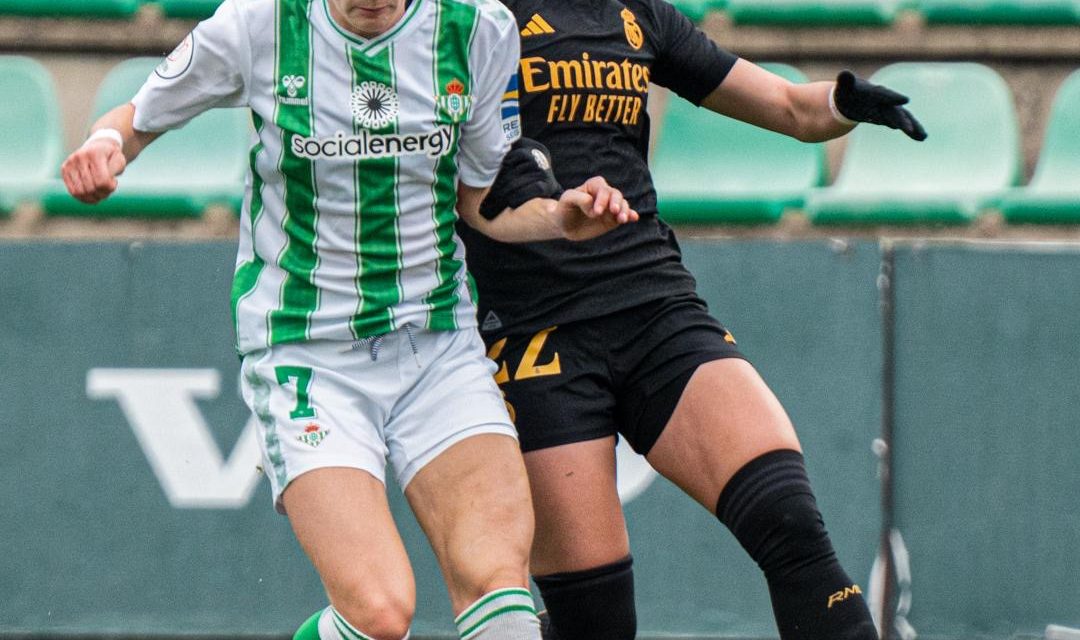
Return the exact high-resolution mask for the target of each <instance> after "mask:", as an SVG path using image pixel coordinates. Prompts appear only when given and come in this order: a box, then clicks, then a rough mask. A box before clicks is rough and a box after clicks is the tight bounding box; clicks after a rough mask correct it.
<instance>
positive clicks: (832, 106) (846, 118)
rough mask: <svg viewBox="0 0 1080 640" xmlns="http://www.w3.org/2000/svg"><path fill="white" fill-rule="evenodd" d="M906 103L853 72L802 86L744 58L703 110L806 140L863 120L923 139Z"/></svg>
mask: <svg viewBox="0 0 1080 640" xmlns="http://www.w3.org/2000/svg"><path fill="white" fill-rule="evenodd" d="M907 101H908V99H907V97H906V96H903V95H901V94H899V93H896V92H895V91H892V90H891V89H888V88H886V87H882V86H879V85H875V84H872V83H870V82H867V81H866V80H863V79H861V78H857V77H855V75H854V74H852V73H851V72H850V71H844V72H843V73H841V74H840V76H839V77H838V78H837V81H836V82H809V83H803V84H800V83H794V82H790V81H788V80H786V79H784V78H781V77H780V76H778V75H776V74H773V73H771V72H769V71H767V70H765V69H763V68H761V67H759V66H757V65H755V64H753V63H751V62H748V61H746V60H742V59H740V60H738V61H737V62H736V63H735V65H734V66H733V67H732V68H731V71H729V72H728V74H727V77H726V78H725V79H724V80H723V82H721V83H720V85H719V86H718V87H716V89H714V90H713V91H712V93H710V94H708V95H707V96H706V97H705V99H704V100H702V102H701V106H703V107H706V108H707V109H711V110H712V111H715V112H717V113H722V114H724V115H726V116H730V117H732V118H736V119H738V120H742V121H744V122H748V123H750V124H753V125H756V126H759V127H763V128H765V129H770V130H772V131H777V132H779V133H783V134H786V135H789V136H791V137H793V138H797V139H799V140H802V141H804V142H821V141H823V140H830V139H832V138H837V137H839V136H842V135H844V134H846V133H847V132H849V131H851V130H852V129H853V128H854V127H855V125H856V124H858V123H859V122H871V123H874V124H880V125H884V126H887V127H891V128H893V129H899V130H901V131H903V132H904V133H905V134H907V135H908V136H909V137H910V138H912V139H913V140H925V139H926V131H924V130H923V127H922V125H921V124H920V123H919V121H918V120H916V119H915V116H913V115H912V114H911V112H909V111H908V110H907V109H905V108H904V107H903V106H902V105H904V104H906V103H907Z"/></svg>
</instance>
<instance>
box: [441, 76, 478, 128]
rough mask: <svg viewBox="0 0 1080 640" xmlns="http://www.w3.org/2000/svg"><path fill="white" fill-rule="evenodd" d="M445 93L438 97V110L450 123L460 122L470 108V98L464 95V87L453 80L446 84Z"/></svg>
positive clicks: (455, 79) (459, 81) (456, 80)
mask: <svg viewBox="0 0 1080 640" xmlns="http://www.w3.org/2000/svg"><path fill="white" fill-rule="evenodd" d="M445 89H446V93H445V94H443V95H440V96H439V100H438V101H439V109H440V110H441V111H442V112H443V113H444V114H446V117H448V118H449V119H450V121H451V122H454V123H457V122H461V121H462V120H463V119H464V118H465V115H466V114H467V113H468V112H469V107H471V106H472V96H467V95H464V94H465V85H464V84H463V83H462V82H461V80H458V79H457V78H454V79H453V80H451V81H450V82H448V83H446V87H445Z"/></svg>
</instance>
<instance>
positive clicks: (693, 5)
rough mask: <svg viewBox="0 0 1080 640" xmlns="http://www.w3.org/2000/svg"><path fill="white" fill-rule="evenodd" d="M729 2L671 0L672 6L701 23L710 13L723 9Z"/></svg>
mask: <svg viewBox="0 0 1080 640" xmlns="http://www.w3.org/2000/svg"><path fill="white" fill-rule="evenodd" d="M726 3H727V0H671V4H672V5H674V7H675V8H676V9H678V10H679V11H681V12H682V13H683V15H685V16H686V17H687V18H690V19H691V20H693V21H694V22H701V20H702V19H703V18H704V17H705V14H706V13H708V12H710V11H715V10H719V9H723V8H724V5H725V4H726Z"/></svg>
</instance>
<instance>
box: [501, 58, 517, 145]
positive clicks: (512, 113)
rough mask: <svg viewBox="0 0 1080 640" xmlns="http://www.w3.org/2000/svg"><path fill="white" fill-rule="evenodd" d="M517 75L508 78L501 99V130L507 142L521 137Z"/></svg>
mask: <svg viewBox="0 0 1080 640" xmlns="http://www.w3.org/2000/svg"><path fill="white" fill-rule="evenodd" d="M519 98H520V94H519V92H518V77H517V73H514V74H513V75H511V76H510V81H509V82H508V83H507V84H506V91H505V92H503V97H502V129H503V135H505V136H506V141H507V142H514V141H515V140H517V139H518V138H520V137H521V103H520V101H519Z"/></svg>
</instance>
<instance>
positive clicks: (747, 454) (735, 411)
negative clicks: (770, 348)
mask: <svg viewBox="0 0 1080 640" xmlns="http://www.w3.org/2000/svg"><path fill="white" fill-rule="evenodd" d="M647 458H648V460H649V462H650V463H651V464H652V465H653V467H655V468H656V469H657V471H659V472H660V473H661V474H663V475H664V476H665V477H667V478H668V479H670V480H671V481H672V482H674V483H675V484H677V485H678V486H679V487H681V488H682V489H683V490H684V491H686V493H688V494H689V495H690V496H692V497H693V498H694V499H695V500H697V501H698V502H699V503H701V505H702V506H704V507H705V508H706V509H709V510H710V511H711V512H713V513H715V514H716V515H717V517H718V518H719V519H720V520H721V521H722V522H723V523H724V524H725V525H727V526H728V528H729V529H731V531H732V532H733V533H734V534H735V537H736V538H737V539H738V540H739V542H740V544H742V546H743V548H744V549H746V550H747V552H748V553H749V554H750V555H751V557H753V559H754V560H755V561H756V562H757V563H758V566H759V567H761V569H762V571H763V572H764V574H765V578H766V580H767V581H768V584H769V593H770V596H771V597H772V602H773V612H774V614H775V616H776V622H777V626H778V628H779V630H780V637H781V638H782V639H784V640H788V639H794V638H799V639H801V640H876V638H877V632H876V631H875V629H874V625H873V621H872V620H871V618H870V613H869V611H868V609H867V607H866V603H865V601H864V600H863V598H862V596H861V595H859V592H858V589H857V588H856V587H854V586H853V583H852V581H851V578H850V577H848V575H847V574H846V573H845V572H844V570H843V568H842V567H841V566H840V564H839V562H838V561H837V559H836V555H835V553H834V552H833V548H832V543H831V542H830V540H829V537H828V534H827V533H826V531H825V528H824V523H823V521H822V518H821V514H820V513H819V512H818V510H817V504H816V501H815V500H814V496H813V492H812V491H811V489H810V483H809V480H808V479H807V477H806V471H805V468H804V466H803V461H802V455H801V453H800V447H799V442H798V439H797V437H796V436H795V431H794V429H793V427H792V425H791V421H790V419H789V418H788V416H787V414H786V412H785V411H784V409H783V407H782V406H781V405H780V402H779V401H778V400H777V399H776V397H775V396H774V395H773V393H772V391H770V390H769V388H768V386H766V384H765V382H764V381H763V380H762V379H761V376H760V375H758V373H757V371H756V370H754V368H753V367H752V366H751V365H750V364H749V363H747V362H746V361H744V360H740V359H735V358H731V359H723V360H716V361H713V362H709V363H707V364H704V365H702V366H700V367H699V368H698V369H697V370H696V371H695V373H694V375H693V376H692V377H691V379H690V381H689V383H688V384H687V386H686V388H685V389H684V391H683V393H682V396H681V397H680V399H679V402H678V404H677V406H676V408H675V411H674V413H673V414H672V417H671V419H670V421H669V422H668V424H667V426H666V427H665V429H664V431H663V433H662V434H661V435H660V438H659V439H658V440H657V442H656V444H655V445H654V446H653V447H652V449H651V450H650V451H649V453H648V455H647ZM836 594H849V595H845V597H844V598H842V599H840V600H837V599H836V598H835V596H836Z"/></svg>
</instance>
